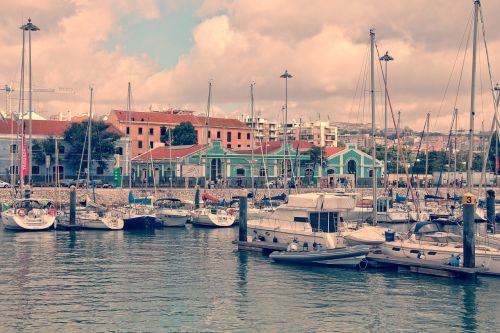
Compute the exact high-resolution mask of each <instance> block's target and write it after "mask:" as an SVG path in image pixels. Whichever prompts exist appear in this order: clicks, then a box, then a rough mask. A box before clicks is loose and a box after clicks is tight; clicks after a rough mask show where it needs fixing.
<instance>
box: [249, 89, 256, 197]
mask: <svg viewBox="0 0 500 333" xmlns="http://www.w3.org/2000/svg"><path fill="white" fill-rule="evenodd" d="M254 85H255V82H252V83H250V112H251V117H252V122H251V124H252V134H251V136H250V147H252V159H251V161H250V177H251V180H252V193H253V194H255V186H254V180H253V163H254V152H253V151H254V149H255V148H254V142H253V136H254V134H255V118H254V100H253V87H254ZM252 198H253V196H252Z"/></svg>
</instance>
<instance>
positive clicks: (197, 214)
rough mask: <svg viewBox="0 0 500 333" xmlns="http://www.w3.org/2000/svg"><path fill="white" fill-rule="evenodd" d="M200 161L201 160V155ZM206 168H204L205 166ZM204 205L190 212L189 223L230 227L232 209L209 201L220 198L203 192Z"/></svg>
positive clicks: (208, 103)
mask: <svg viewBox="0 0 500 333" xmlns="http://www.w3.org/2000/svg"><path fill="white" fill-rule="evenodd" d="M211 103H212V81H209V82H208V102H207V116H206V117H205V127H204V134H203V135H204V137H205V144H206V145H207V146H208V120H209V119H210V108H211V106H212V104H211ZM199 157H200V162H201V155H200V156H199ZM205 169H206V168H205ZM203 198H204V207H198V208H196V209H194V210H193V211H192V213H191V216H192V219H191V223H192V224H195V225H200V226H206V227H231V226H232V225H233V224H234V222H235V220H236V214H234V210H227V209H226V208H225V207H223V206H220V205H211V204H210V202H212V203H214V202H219V201H220V200H219V199H218V198H216V197H214V196H211V195H210V194H208V193H204V194H203Z"/></svg>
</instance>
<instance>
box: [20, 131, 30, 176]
mask: <svg viewBox="0 0 500 333" xmlns="http://www.w3.org/2000/svg"><path fill="white" fill-rule="evenodd" d="M29 161H30V160H29V156H28V149H26V138H25V137H24V136H23V140H22V145H21V170H20V171H21V178H22V179H24V177H26V176H27V175H28V173H29V171H28V170H29V167H30V166H29V164H30V162H29Z"/></svg>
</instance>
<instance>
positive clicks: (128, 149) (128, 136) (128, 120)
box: [126, 82, 132, 190]
mask: <svg viewBox="0 0 500 333" xmlns="http://www.w3.org/2000/svg"><path fill="white" fill-rule="evenodd" d="M131 95H132V87H131V85H130V82H129V83H128V89H127V125H128V128H129V134H127V143H126V144H127V147H126V149H127V160H126V163H127V169H128V172H127V173H128V188H129V190H130V189H131V188H132V158H131V155H132V145H131V142H130V131H131V130H132V126H130V125H131V124H130V112H131V105H130V104H131Z"/></svg>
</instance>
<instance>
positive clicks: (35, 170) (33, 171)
mask: <svg viewBox="0 0 500 333" xmlns="http://www.w3.org/2000/svg"><path fill="white" fill-rule="evenodd" d="M31 174H32V175H39V174H40V167H39V166H38V165H32V166H31Z"/></svg>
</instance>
